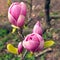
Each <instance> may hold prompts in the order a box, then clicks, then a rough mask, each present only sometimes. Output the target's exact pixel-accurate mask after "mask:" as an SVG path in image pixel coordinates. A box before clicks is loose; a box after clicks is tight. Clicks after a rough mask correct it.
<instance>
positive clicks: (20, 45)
mask: <svg viewBox="0 0 60 60" xmlns="http://www.w3.org/2000/svg"><path fill="white" fill-rule="evenodd" d="M22 51H23V45H22V42H20V43H19V44H18V53H19V54H20V53H21V52H22Z"/></svg>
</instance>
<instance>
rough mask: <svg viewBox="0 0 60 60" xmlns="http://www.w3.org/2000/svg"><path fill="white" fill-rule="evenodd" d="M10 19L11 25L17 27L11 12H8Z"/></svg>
mask: <svg viewBox="0 0 60 60" xmlns="http://www.w3.org/2000/svg"><path fill="white" fill-rule="evenodd" d="M8 19H9V21H10V23H12V24H13V25H15V26H17V24H16V20H15V19H14V18H13V16H12V15H11V14H10V13H9V12H8Z"/></svg>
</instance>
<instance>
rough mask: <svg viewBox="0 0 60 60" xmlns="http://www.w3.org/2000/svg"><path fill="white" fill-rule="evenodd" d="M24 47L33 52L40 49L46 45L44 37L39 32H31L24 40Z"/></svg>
mask: <svg viewBox="0 0 60 60" xmlns="http://www.w3.org/2000/svg"><path fill="white" fill-rule="evenodd" d="M23 47H24V48H26V49H27V50H29V51H31V52H35V51H40V50H42V49H43V47H44V39H43V38H42V37H41V36H40V35H39V34H37V33H32V34H29V35H27V36H26V37H25V39H24V40H23Z"/></svg>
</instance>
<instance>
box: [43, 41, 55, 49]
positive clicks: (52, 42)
mask: <svg viewBox="0 0 60 60" xmlns="http://www.w3.org/2000/svg"><path fill="white" fill-rule="evenodd" d="M54 43H55V42H54V41H52V40H49V41H46V42H45V43H44V48H48V47H51V46H53V45H54Z"/></svg>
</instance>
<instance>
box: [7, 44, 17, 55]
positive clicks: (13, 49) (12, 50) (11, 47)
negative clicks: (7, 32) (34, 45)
mask: <svg viewBox="0 0 60 60" xmlns="http://www.w3.org/2000/svg"><path fill="white" fill-rule="evenodd" d="M7 50H8V51H9V52H11V53H13V54H18V49H17V48H15V47H14V46H13V45H12V44H8V45H7Z"/></svg>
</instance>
